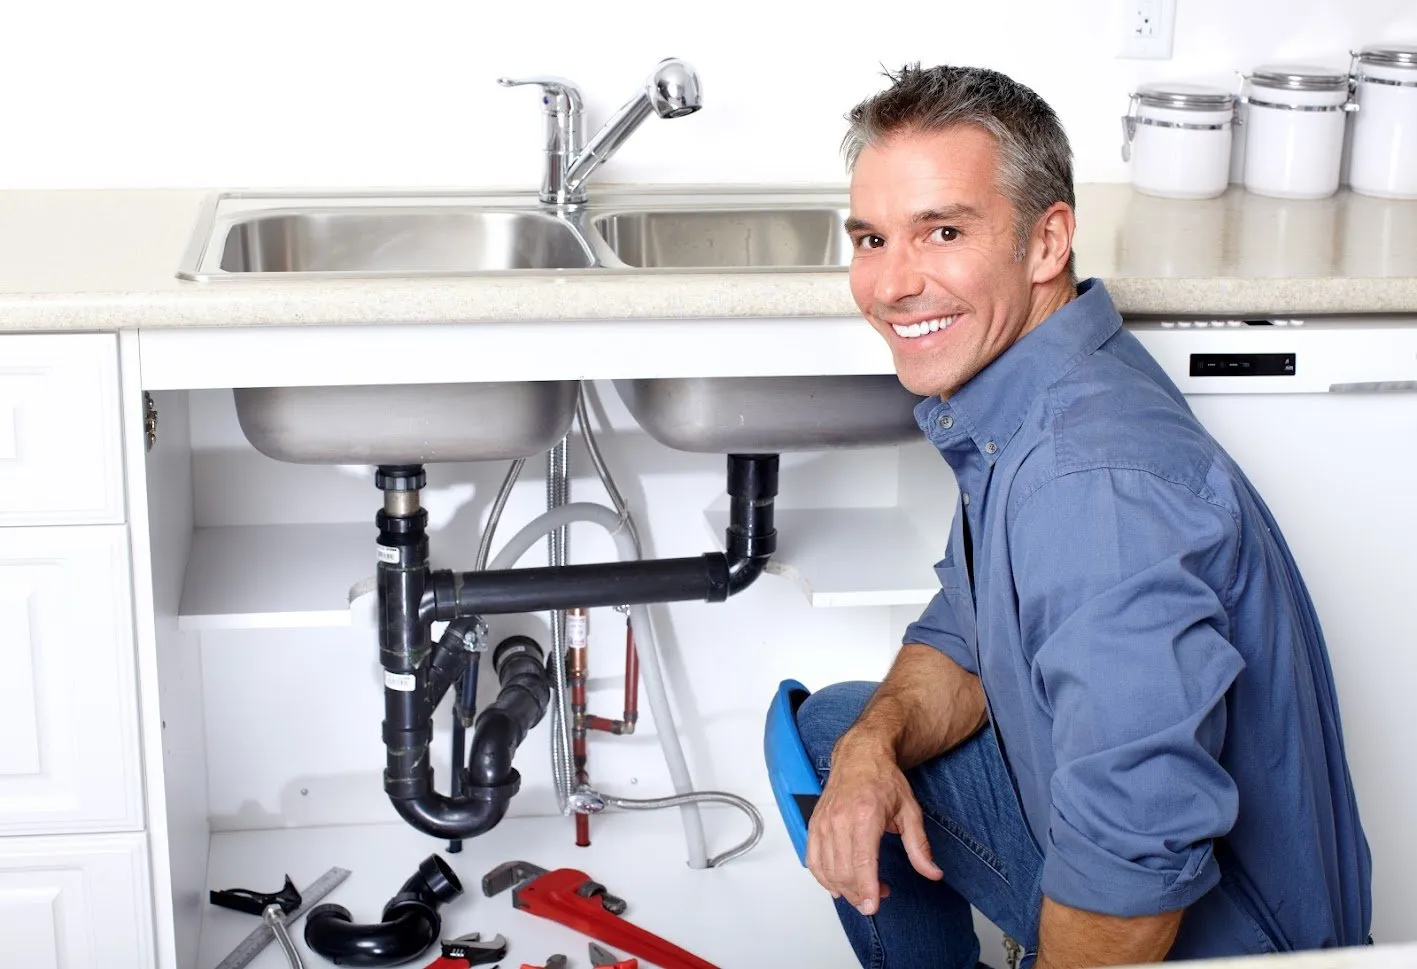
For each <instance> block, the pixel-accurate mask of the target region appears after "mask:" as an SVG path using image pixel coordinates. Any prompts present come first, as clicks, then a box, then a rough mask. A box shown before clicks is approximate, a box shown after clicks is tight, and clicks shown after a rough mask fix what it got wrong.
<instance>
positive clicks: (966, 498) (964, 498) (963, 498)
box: [959, 491, 969, 505]
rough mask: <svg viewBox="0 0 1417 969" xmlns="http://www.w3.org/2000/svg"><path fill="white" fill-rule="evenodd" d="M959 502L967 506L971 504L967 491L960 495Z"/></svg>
mask: <svg viewBox="0 0 1417 969" xmlns="http://www.w3.org/2000/svg"><path fill="white" fill-rule="evenodd" d="M959 500H960V501H962V502H964V503H965V504H966V505H967V504H969V492H967V491H966V492H964V493H963V494H962V495H960V496H959Z"/></svg>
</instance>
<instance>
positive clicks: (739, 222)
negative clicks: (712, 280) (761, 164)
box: [591, 208, 851, 269]
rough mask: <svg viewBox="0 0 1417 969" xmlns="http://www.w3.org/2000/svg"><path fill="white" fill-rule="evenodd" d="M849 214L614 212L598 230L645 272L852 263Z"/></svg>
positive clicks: (815, 210)
mask: <svg viewBox="0 0 1417 969" xmlns="http://www.w3.org/2000/svg"><path fill="white" fill-rule="evenodd" d="M846 215H847V213H846V211H845V210H844V209H840V208H811V209H771V208H767V209H762V208H738V209H722V210H720V209H709V210H684V209H668V210H660V211H627V212H615V213H612V214H609V215H603V216H600V217H598V218H596V219H594V220H593V221H592V223H591V225H592V226H593V227H594V229H595V230H596V231H597V232H598V233H599V234H600V235H601V236H602V237H603V238H604V239H605V242H606V244H607V245H609V246H610V248H611V250H613V251H614V253H615V255H616V256H618V257H619V258H620V259H621V260H622V261H624V262H625V263H627V264H628V265H630V266H635V267H639V268H645V269H661V268H675V269H718V268H734V269H739V268H742V269H762V268H783V267H802V266H847V265H849V264H850V262H851V239H850V237H848V236H847V234H846V232H845V230H844V229H843V228H842V225H843V222H844V220H845V218H846Z"/></svg>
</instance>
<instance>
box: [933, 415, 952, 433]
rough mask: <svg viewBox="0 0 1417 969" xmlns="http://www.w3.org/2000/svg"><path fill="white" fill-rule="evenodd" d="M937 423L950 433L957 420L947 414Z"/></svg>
mask: <svg viewBox="0 0 1417 969" xmlns="http://www.w3.org/2000/svg"><path fill="white" fill-rule="evenodd" d="M935 423H937V424H939V425H940V426H941V427H943V428H944V429H945V430H947V431H948V430H949V429H950V428H952V427H954V426H955V419H954V418H953V417H951V416H950V415H949V414H946V415H945V416H944V417H941V418H940V419H939V420H938V421H936V422H935Z"/></svg>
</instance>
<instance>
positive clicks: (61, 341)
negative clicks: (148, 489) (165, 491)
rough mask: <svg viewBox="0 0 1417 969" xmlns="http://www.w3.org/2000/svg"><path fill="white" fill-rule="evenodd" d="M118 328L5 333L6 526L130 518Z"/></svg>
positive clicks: (0, 506)
mask: <svg viewBox="0 0 1417 969" xmlns="http://www.w3.org/2000/svg"><path fill="white" fill-rule="evenodd" d="M118 400H119V398H118V344H117V338H116V337H115V336H114V335H113V334H111V333H110V334H104V333H84V334H33V335H30V334H17V335H6V336H0V525H56V524H66V525H78V524H110V523H117V522H121V521H123V520H124V513H123V463H122V457H123V447H122V442H123V437H122V433H121V426H120V410H119V404H118Z"/></svg>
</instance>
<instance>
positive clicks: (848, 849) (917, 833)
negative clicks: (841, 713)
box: [807, 728, 944, 915]
mask: <svg viewBox="0 0 1417 969" xmlns="http://www.w3.org/2000/svg"><path fill="white" fill-rule="evenodd" d="M858 729H859V728H858ZM887 831H889V832H891V833H892V834H898V835H900V836H901V842H902V843H903V844H904V845H905V853H906V855H907V857H909V858H910V864H911V865H912V866H913V867H914V868H915V870H916V871H918V872H919V873H920V874H922V875H924V876H925V877H926V878H929V879H932V880H938V879H940V878H943V877H944V872H942V871H940V869H939V868H938V867H936V865H935V862H934V859H933V858H932V857H931V856H930V842H929V841H928V840H927V839H926V837H925V822H924V816H923V815H922V814H921V812H920V805H919V803H918V802H917V801H916V800H915V795H914V793H912V791H911V790H910V782H909V781H907V780H906V779H905V774H903V773H902V772H901V769H900V768H899V767H898V766H897V765H896V761H895V753H894V751H893V750H891V749H890V747H889V746H888V745H885V744H881V743H879V742H876V741H873V740H872V739H871V738H870V737H869V735H866V736H862V735H861V734H859V733H858V731H857V730H852V731H848V732H847V733H846V734H845V735H844V736H843V737H842V738H841V740H840V741H839V742H838V743H837V747H836V750H835V751H834V752H833V754H832V770H831V774H830V776H829V777H828V779H827V783H826V786H825V788H824V789H823V791H822V797H821V799H820V800H819V801H818V802H817V806H816V807H815V808H814V809H813V811H812V820H811V823H810V824H809V825H808V830H807V868H808V869H809V870H810V871H811V872H812V875H813V876H814V877H815V878H816V879H817V881H818V882H820V883H821V885H822V887H823V888H825V889H827V891H829V892H831V893H832V897H833V898H845V899H846V900H847V901H848V902H850V903H851V904H852V905H853V906H855V907H856V909H857V910H858V911H859V912H860V913H861V914H862V915H874V914H876V910H877V909H878V908H879V907H880V900H881V899H882V898H884V897H885V896H887V895H889V894H890V886H888V885H885V884H884V883H882V882H881V881H880V874H879V867H878V862H879V856H880V846H881V837H882V835H883V834H884V833H885V832H887Z"/></svg>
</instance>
